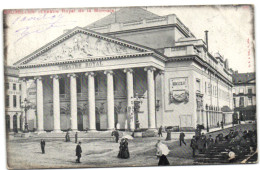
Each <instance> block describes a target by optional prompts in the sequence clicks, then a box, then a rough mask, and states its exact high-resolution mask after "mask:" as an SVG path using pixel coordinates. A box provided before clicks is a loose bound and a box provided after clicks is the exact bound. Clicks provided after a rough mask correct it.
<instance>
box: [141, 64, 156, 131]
mask: <svg viewBox="0 0 260 170" xmlns="http://www.w3.org/2000/svg"><path fill="white" fill-rule="evenodd" d="M144 70H145V71H147V86H148V87H147V90H148V128H149V129H155V128H156V126H155V89H154V71H155V70H156V68H154V67H146V68H145V69H144Z"/></svg>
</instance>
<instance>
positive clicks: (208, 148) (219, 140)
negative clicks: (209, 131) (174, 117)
mask: <svg viewBox="0 0 260 170" xmlns="http://www.w3.org/2000/svg"><path fill="white" fill-rule="evenodd" d="M256 140H257V137H256V130H254V131H251V130H249V131H244V132H242V130H241V129H240V130H239V131H237V130H236V131H235V130H233V129H231V130H230V131H229V133H228V134H227V135H226V136H224V134H223V133H219V134H218V135H217V136H216V137H215V139H213V138H212V136H211V135H209V136H208V138H207V137H206V136H205V135H204V133H196V135H195V136H193V138H192V140H191V144H190V146H191V147H192V149H193V157H194V156H195V152H196V150H198V152H199V153H205V154H207V153H209V152H212V150H213V151H214V149H216V148H218V147H220V148H223V150H225V151H229V153H230V154H229V155H231V156H229V157H230V158H229V159H230V160H235V158H239V157H241V156H244V155H246V154H247V153H250V152H251V153H252V152H254V151H255V150H256V147H257V141H256ZM235 156H236V157H235Z"/></svg>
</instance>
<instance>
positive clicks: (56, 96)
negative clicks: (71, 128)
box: [51, 75, 61, 132]
mask: <svg viewBox="0 0 260 170" xmlns="http://www.w3.org/2000/svg"><path fill="white" fill-rule="evenodd" d="M51 78H52V79H53V120H54V122H53V123H54V132H61V130H60V84H59V76H58V75H52V76H51Z"/></svg>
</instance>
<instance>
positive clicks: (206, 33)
mask: <svg viewBox="0 0 260 170" xmlns="http://www.w3.org/2000/svg"><path fill="white" fill-rule="evenodd" d="M208 32H209V31H208V30H206V31H205V38H206V40H205V41H206V45H207V51H209V43H208Z"/></svg>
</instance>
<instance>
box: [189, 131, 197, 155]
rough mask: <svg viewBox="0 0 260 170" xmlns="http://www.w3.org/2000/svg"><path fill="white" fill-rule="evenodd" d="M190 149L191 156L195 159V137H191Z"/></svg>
mask: <svg viewBox="0 0 260 170" xmlns="http://www.w3.org/2000/svg"><path fill="white" fill-rule="evenodd" d="M190 147H191V148H192V156H193V157H195V152H196V149H197V148H198V146H197V141H196V136H193V137H192V139H191V142H190Z"/></svg>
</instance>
